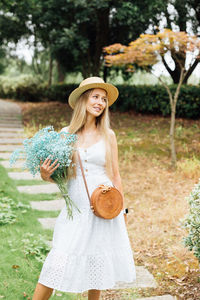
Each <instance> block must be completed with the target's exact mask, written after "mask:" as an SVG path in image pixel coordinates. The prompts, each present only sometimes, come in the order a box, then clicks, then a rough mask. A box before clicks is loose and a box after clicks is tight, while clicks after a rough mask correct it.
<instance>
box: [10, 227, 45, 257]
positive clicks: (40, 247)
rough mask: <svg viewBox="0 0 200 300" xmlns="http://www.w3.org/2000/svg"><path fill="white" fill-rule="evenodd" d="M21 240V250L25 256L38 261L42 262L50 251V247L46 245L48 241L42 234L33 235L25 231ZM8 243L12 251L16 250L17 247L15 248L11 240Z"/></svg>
mask: <svg viewBox="0 0 200 300" xmlns="http://www.w3.org/2000/svg"><path fill="white" fill-rule="evenodd" d="M21 242H22V247H21V250H22V252H23V254H24V255H25V256H26V257H27V258H34V259H36V260H37V261H38V262H44V260H45V258H46V256H47V254H48V252H49V251H50V247H49V245H48V241H46V240H45V239H44V236H43V235H41V234H39V235H35V234H33V233H30V232H27V233H25V234H24V237H23V239H22V240H21ZM9 245H10V247H11V248H12V252H15V251H17V250H18V248H16V249H15V246H14V245H13V242H12V241H10V242H9Z"/></svg>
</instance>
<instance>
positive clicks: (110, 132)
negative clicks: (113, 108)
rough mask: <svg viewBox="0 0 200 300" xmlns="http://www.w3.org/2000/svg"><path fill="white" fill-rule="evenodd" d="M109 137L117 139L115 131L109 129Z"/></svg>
mask: <svg viewBox="0 0 200 300" xmlns="http://www.w3.org/2000/svg"><path fill="white" fill-rule="evenodd" d="M109 135H110V137H111V138H114V137H116V135H115V132H114V130H112V129H111V128H110V129H109Z"/></svg>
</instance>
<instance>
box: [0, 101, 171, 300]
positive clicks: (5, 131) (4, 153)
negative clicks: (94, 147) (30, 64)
mask: <svg viewBox="0 0 200 300" xmlns="http://www.w3.org/2000/svg"><path fill="white" fill-rule="evenodd" d="M23 135H24V132H23V126H22V123H21V110H20V108H19V106H18V105H16V104H15V103H12V102H8V101H4V100H0V158H1V159H4V160H3V161H0V163H1V165H2V166H4V167H5V168H6V169H8V170H9V168H10V165H9V161H8V160H9V158H10V155H11V152H12V151H13V150H15V149H16V148H17V147H21V146H22V145H21V143H22V141H23V139H22V136H23ZM22 165H23V161H19V162H18V164H17V165H16V166H15V168H21V167H22ZM20 171H21V170H20ZM8 175H9V176H10V177H11V178H12V179H15V180H21V179H23V180H30V179H37V180H40V176H36V178H33V177H32V175H31V174H30V173H27V171H24V172H22V171H21V172H16V171H15V172H10V171H9V173H8ZM18 190H19V191H20V192H23V193H30V194H35V195H37V194H38V193H45V194H49V193H57V192H58V188H57V186H56V185H55V184H50V183H49V184H44V185H32V186H29V185H28V184H27V185H24V186H18ZM36 199H37V196H36ZM31 206H32V209H36V210H40V211H57V210H60V209H61V208H62V207H63V206H64V200H63V199H58V200H49V201H32V202H31ZM55 220H56V218H39V219H38V221H39V222H40V223H41V226H42V227H43V228H44V229H53V227H54V225H55ZM136 273H137V281H136V283H135V284H134V285H133V284H127V285H126V286H125V285H124V284H123V286H122V287H123V288H129V289H130V288H156V287H157V283H156V281H155V279H154V277H153V275H152V274H151V273H150V272H149V271H148V270H147V269H146V268H144V267H143V266H137V267H136ZM140 299H141V300H145V299H146V300H175V298H174V297H172V296H171V295H163V296H155V297H148V298H140Z"/></svg>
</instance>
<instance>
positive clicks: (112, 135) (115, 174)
mask: <svg viewBox="0 0 200 300" xmlns="http://www.w3.org/2000/svg"><path fill="white" fill-rule="evenodd" d="M110 142H111V149H112V150H111V151H112V169H113V184H114V186H115V187H116V188H117V189H118V190H119V191H120V193H121V194H122V197H123V209H124V193H123V187H122V182H121V177H120V173H119V163H118V145H117V139H116V135H115V133H114V131H113V130H112V129H110Z"/></svg>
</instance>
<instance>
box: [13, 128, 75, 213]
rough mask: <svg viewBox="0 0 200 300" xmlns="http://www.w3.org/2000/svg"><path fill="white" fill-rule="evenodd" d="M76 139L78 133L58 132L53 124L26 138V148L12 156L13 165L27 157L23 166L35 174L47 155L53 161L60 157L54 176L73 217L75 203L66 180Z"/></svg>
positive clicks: (24, 143) (17, 150)
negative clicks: (69, 194)
mask: <svg viewBox="0 0 200 300" xmlns="http://www.w3.org/2000/svg"><path fill="white" fill-rule="evenodd" d="M76 140H77V135H76V134H70V133H66V132H61V133H58V132H56V131H54V128H53V126H48V127H45V128H43V129H41V130H39V131H38V132H37V133H36V134H35V135H34V136H33V137H32V138H29V139H25V140H24V141H23V145H24V149H16V150H15V151H14V152H13V153H12V155H11V158H10V165H11V166H12V165H14V164H15V162H16V161H17V159H20V158H23V159H25V163H24V166H23V168H26V169H28V170H29V171H30V172H31V174H33V175H35V174H37V173H38V172H39V171H40V163H41V161H42V162H44V161H45V159H46V158H47V157H51V159H52V161H54V160H55V159H58V163H59V167H58V168H57V169H56V170H55V171H54V173H53V175H52V178H53V179H54V181H55V182H56V183H57V185H58V187H59V188H60V190H61V192H62V194H63V197H64V198H65V200H66V204H67V210H68V216H69V217H72V205H74V206H75V204H73V202H72V201H71V199H70V198H69V196H68V193H67V191H66V186H67V185H66V184H65V182H66V176H67V168H68V167H69V166H70V164H71V162H72V153H73V150H74V149H75V148H74V143H75V142H76ZM70 201H71V202H70Z"/></svg>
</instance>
